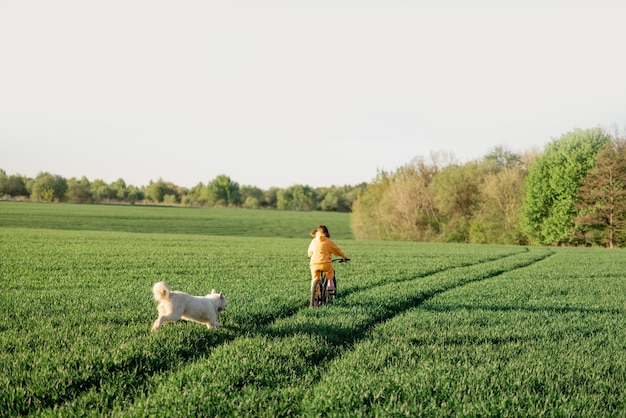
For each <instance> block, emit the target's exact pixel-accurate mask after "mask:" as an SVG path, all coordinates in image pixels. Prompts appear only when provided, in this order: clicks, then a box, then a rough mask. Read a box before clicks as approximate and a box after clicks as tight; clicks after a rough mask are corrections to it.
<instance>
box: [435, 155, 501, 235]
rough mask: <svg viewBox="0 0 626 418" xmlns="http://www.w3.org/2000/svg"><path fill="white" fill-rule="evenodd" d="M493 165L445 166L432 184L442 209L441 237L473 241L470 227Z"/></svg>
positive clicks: (476, 163) (439, 209)
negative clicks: (484, 182)
mask: <svg viewBox="0 0 626 418" xmlns="http://www.w3.org/2000/svg"><path fill="white" fill-rule="evenodd" d="M491 171H492V166H491V165H490V164H481V163H480V162H476V161H471V162H468V163H466V164H464V165H451V166H448V167H445V168H444V169H443V170H441V172H439V173H438V174H437V175H436V176H435V177H434V178H433V181H432V183H431V185H430V188H431V190H432V192H433V196H434V203H435V207H436V208H437V210H438V212H439V219H440V228H441V233H442V234H443V236H442V238H443V240H444V241H446V242H470V240H471V237H470V227H471V225H472V220H473V218H474V214H475V213H476V212H477V211H478V209H479V207H480V203H481V199H482V196H481V185H482V182H483V181H484V176H485V175H486V174H488V173H489V172H491Z"/></svg>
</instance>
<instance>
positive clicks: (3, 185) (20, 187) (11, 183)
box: [0, 169, 30, 197]
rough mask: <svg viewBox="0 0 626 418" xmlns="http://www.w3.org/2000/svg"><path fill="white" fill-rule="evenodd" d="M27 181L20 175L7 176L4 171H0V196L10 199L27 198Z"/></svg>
mask: <svg viewBox="0 0 626 418" xmlns="http://www.w3.org/2000/svg"><path fill="white" fill-rule="evenodd" d="M26 184H27V179H26V178H25V177H24V176H20V175H11V176H8V175H7V173H6V171H4V170H2V169H0V196H3V195H8V196H12V197H18V196H25V197H26V196H28V195H29V194H30V193H28V189H27V187H26Z"/></svg>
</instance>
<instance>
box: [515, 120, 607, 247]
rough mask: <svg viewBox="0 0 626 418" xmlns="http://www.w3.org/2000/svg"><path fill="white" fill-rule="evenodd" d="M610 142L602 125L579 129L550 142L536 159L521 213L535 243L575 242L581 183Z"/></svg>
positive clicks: (529, 176) (530, 171)
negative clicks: (577, 201)
mask: <svg viewBox="0 0 626 418" xmlns="http://www.w3.org/2000/svg"><path fill="white" fill-rule="evenodd" d="M609 141H610V136H609V135H607V134H606V133H604V132H603V131H602V130H601V129H599V128H597V129H589V130H585V131H582V130H576V131H572V132H569V133H566V134H564V135H562V136H561V138H559V139H558V140H555V141H552V142H551V143H549V144H548V145H547V146H546V149H545V151H544V153H543V154H542V155H540V156H539V157H537V158H536V159H535V161H534V162H533V164H532V165H531V166H530V167H529V171H528V176H527V177H526V195H525V198H524V205H523V209H522V214H521V227H522V231H523V233H524V234H525V235H526V236H527V237H528V238H529V239H530V241H531V242H532V243H536V244H541V245H562V244H571V243H572V237H573V236H574V228H575V226H574V216H575V214H576V210H575V208H574V204H575V202H576V200H577V197H578V192H579V189H580V183H581V181H582V180H583V179H584V177H585V176H586V175H587V172H588V171H589V170H590V169H591V168H592V167H593V164H594V161H595V157H596V155H597V154H598V152H599V151H600V150H601V149H602V148H603V147H604V146H605V145H606V144H607V143H609Z"/></svg>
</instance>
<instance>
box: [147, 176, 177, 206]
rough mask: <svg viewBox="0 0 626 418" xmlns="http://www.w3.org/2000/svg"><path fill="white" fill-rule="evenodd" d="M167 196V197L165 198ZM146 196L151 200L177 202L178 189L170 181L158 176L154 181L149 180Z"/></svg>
mask: <svg viewBox="0 0 626 418" xmlns="http://www.w3.org/2000/svg"><path fill="white" fill-rule="evenodd" d="M166 196H167V198H166ZM146 197H147V198H148V199H150V200H152V201H153V202H158V203H161V202H164V201H166V203H169V204H171V203H176V202H178V198H179V195H178V191H177V190H176V188H175V186H174V187H173V185H172V184H171V183H168V182H166V181H164V180H163V179H161V178H159V179H158V180H157V181H156V182H152V181H150V183H149V184H148V188H147V189H146Z"/></svg>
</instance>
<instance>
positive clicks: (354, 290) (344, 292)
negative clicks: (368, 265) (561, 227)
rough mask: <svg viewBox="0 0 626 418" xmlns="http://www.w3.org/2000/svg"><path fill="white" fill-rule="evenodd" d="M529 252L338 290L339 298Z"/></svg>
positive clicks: (527, 250) (524, 251)
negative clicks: (382, 282)
mask: <svg viewBox="0 0 626 418" xmlns="http://www.w3.org/2000/svg"><path fill="white" fill-rule="evenodd" d="M529 251H530V250H529V249H528V248H527V247H525V248H524V249H523V250H522V251H518V252H514V253H510V254H503V255H499V256H496V257H490V258H484V259H480V260H478V261H470V262H465V263H460V264H457V265H453V266H444V267H441V268H436V269H431V270H427V271H425V272H423V273H420V274H417V275H415V276H409V277H398V278H395V279H391V280H386V281H385V282H384V284H380V283H372V284H371V285H366V286H359V287H356V288H355V287H353V288H348V289H346V290H341V289H340V290H341V293H340V295H341V297H347V296H349V295H351V294H353V293H358V292H363V291H367V290H370V289H374V288H378V287H380V286H384V285H387V284H392V283H402V282H407V281H413V280H417V279H422V278H426V277H430V276H434V275H436V274H440V273H444V272H447V271H452V270H456V269H461V268H467V267H472V266H478V265H481V264H485V263H490V262H493V261H497V260H503V259H506V258H509V257H515V256H518V255H522V254H528V253H529Z"/></svg>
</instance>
